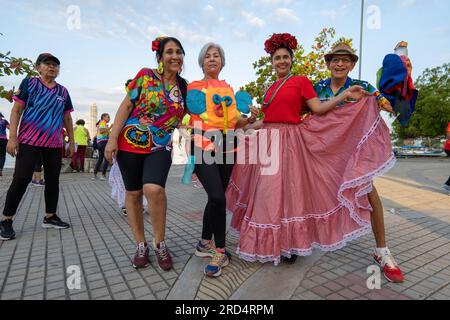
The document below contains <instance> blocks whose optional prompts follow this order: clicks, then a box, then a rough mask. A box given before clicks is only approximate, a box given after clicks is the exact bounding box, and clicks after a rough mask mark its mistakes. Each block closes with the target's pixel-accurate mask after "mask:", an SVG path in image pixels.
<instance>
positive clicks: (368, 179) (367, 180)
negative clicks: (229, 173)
mask: <svg viewBox="0 0 450 320" xmlns="http://www.w3.org/2000/svg"><path fill="white" fill-rule="evenodd" d="M395 163H396V158H395V155H394V153H392V154H391V157H390V158H389V160H388V161H386V162H385V163H384V164H383V165H382V166H381V167H379V168H378V169H376V170H374V171H372V172H370V173H368V174H366V175H365V176H362V177H359V178H357V179H354V180H350V181H347V182H344V183H343V184H342V185H341V187H340V188H339V191H338V200H339V202H340V204H339V205H338V206H337V207H336V208H334V209H332V210H330V211H328V212H326V213H318V214H307V215H305V216H302V217H292V218H289V219H281V220H280V222H281V224H289V223H292V222H304V221H306V220H308V219H325V218H328V217H329V216H331V215H333V214H335V213H336V212H338V211H339V210H340V209H342V208H343V207H346V208H347V209H348V210H349V212H350V216H351V218H352V219H353V220H355V221H356V222H357V223H358V224H359V225H360V226H365V225H367V224H368V223H369V222H366V221H364V220H362V219H361V218H359V216H358V215H357V214H356V210H355V208H354V206H353V205H352V203H351V202H350V200H348V199H346V198H345V197H344V196H343V193H344V191H345V190H347V189H350V188H355V187H359V186H361V185H364V184H367V185H366V186H365V187H363V188H362V189H361V190H359V191H358V192H357V193H356V195H355V196H356V205H357V207H358V208H361V209H366V210H371V209H372V208H371V206H370V204H369V206H368V207H364V206H362V205H361V204H360V203H359V201H358V199H359V198H360V197H362V196H364V195H366V194H368V193H370V192H371V191H372V190H373V185H372V180H373V179H374V178H375V177H378V176H381V175H383V174H384V173H386V172H387V171H389V170H390V169H392V168H393V167H394V165H395ZM230 185H232V186H233V187H234V188H235V190H236V191H237V192H238V193H239V195H240V197H241V195H242V192H241V190H240V189H239V187H238V186H237V185H236V184H235V183H234V182H233V181H230ZM240 197H239V198H240ZM235 205H236V206H237V207H240V208H243V209H246V208H247V205H245V204H243V203H240V202H236V203H235ZM227 213H228V214H233V212H232V211H230V210H227ZM244 219H245V221H247V222H249V225H250V226H251V227H254V228H261V229H267V228H272V229H279V228H280V227H281V224H258V223H255V222H251V220H250V218H249V217H248V216H245V217H244Z"/></svg>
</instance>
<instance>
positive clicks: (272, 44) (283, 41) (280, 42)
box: [264, 33, 298, 55]
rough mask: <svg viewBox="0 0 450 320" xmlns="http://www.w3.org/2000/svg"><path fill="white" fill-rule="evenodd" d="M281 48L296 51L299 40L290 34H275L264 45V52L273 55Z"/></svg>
mask: <svg viewBox="0 0 450 320" xmlns="http://www.w3.org/2000/svg"><path fill="white" fill-rule="evenodd" d="M281 47H286V48H289V49H291V50H292V51H294V50H296V49H297V48H298V42H297V39H296V38H295V37H294V36H293V35H291V34H289V33H274V34H273V35H272V36H271V37H270V39H268V40H267V41H266V42H265V43H264V50H266V52H267V53H269V54H271V55H272V54H273V53H274V52H275V51H276V50H277V49H279V48H281Z"/></svg>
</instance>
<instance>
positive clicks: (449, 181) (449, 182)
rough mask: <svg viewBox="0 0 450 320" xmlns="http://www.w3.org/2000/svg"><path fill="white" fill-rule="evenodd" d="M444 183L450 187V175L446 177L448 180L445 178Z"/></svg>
mask: <svg viewBox="0 0 450 320" xmlns="http://www.w3.org/2000/svg"><path fill="white" fill-rule="evenodd" d="M445 184H446V185H448V186H449V187H450V177H448V180H447V182H446V183H445Z"/></svg>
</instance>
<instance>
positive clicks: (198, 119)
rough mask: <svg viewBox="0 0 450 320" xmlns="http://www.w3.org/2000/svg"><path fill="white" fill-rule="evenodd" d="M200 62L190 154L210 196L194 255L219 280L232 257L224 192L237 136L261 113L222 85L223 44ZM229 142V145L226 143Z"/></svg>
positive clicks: (191, 100) (192, 97)
mask: <svg viewBox="0 0 450 320" xmlns="http://www.w3.org/2000/svg"><path fill="white" fill-rule="evenodd" d="M198 63H199V66H200V68H202V70H203V73H204V78H203V79H202V80H199V81H194V82H192V83H191V84H189V86H188V95H187V107H188V112H189V114H190V116H191V124H192V125H193V127H194V139H192V142H191V155H195V169H194V172H195V173H196V174H197V177H198V178H199V180H200V182H201V183H202V185H203V186H204V188H205V191H206V193H207V194H208V203H207V205H206V208H205V211H204V217H203V230H202V239H201V240H200V241H199V242H198V244H197V247H196V250H195V254H196V256H199V257H210V258H211V261H210V263H209V264H208V265H207V266H206V268H205V270H204V272H205V274H206V275H207V276H210V277H218V276H220V275H221V273H222V268H223V267H225V266H227V265H228V263H229V258H230V255H229V254H228V253H227V252H226V251H225V231H226V212H225V209H226V200H225V191H226V190H227V186H228V182H229V180H230V176H231V172H232V170H233V165H234V160H235V154H236V139H235V136H234V134H233V131H234V129H238V128H243V127H245V126H246V125H248V124H249V123H254V122H255V121H256V116H257V114H258V110H257V109H256V108H253V107H250V106H251V104H252V101H251V98H250V97H249V96H248V94H246V93H244V92H238V93H236V94H234V91H233V89H232V88H231V87H230V85H229V84H228V83H226V82H225V81H223V80H219V75H220V72H221V71H222V69H223V67H224V66H225V53H224V50H223V48H222V47H221V46H220V45H218V44H215V43H208V44H206V45H205V46H204V47H203V48H202V50H201V51H200V54H199V57H198ZM249 107H250V109H249ZM250 110H251V112H252V115H251V117H249V118H247V117H244V116H242V115H241V112H242V113H249V112H250ZM199 133H200V134H199ZM208 137H209V139H208ZM225 141H226V142H227V143H223V144H222V143H221V142H225ZM226 144H227V146H226V147H224V146H225V145H226ZM198 155H201V159H199V158H198V157H197V156H198ZM205 160H209V161H205ZM213 238H214V242H213Z"/></svg>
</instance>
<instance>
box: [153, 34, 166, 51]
mask: <svg viewBox="0 0 450 320" xmlns="http://www.w3.org/2000/svg"><path fill="white" fill-rule="evenodd" d="M165 38H167V37H158V38H156V39H155V40H153V41H152V51H158V50H159V46H160V45H161V40H163V39H165Z"/></svg>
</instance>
